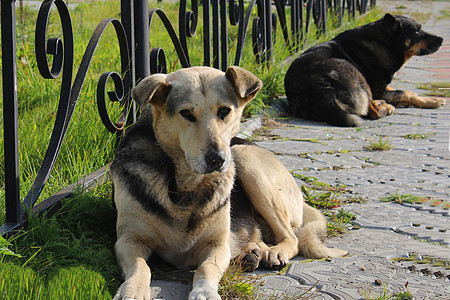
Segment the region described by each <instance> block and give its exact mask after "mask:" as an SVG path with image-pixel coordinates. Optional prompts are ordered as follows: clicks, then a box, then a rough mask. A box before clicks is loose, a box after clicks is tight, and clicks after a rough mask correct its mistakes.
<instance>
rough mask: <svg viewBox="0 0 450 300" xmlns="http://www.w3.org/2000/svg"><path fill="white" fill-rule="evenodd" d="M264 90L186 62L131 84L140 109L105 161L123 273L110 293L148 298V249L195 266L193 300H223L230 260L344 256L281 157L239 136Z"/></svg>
mask: <svg viewBox="0 0 450 300" xmlns="http://www.w3.org/2000/svg"><path fill="white" fill-rule="evenodd" d="M261 87H262V83H261V81H260V80H259V79H258V78H257V77H256V76H254V75H253V74H252V73H250V72H248V71H246V70H244V69H241V68H239V67H229V68H228V69H227V70H226V72H225V73H224V72H222V71H219V70H216V69H212V68H209V67H192V68H187V69H181V70H179V71H177V72H174V73H171V74H169V75H164V74H155V75H152V76H149V77H147V78H145V79H144V80H142V81H141V82H140V83H139V85H138V86H137V87H136V88H135V89H134V90H133V99H134V100H135V101H137V103H138V104H139V105H140V107H141V111H142V114H141V116H140V118H139V120H138V121H137V122H136V123H135V124H134V125H133V126H132V127H130V128H129V129H128V130H127V132H126V134H125V136H124V138H123V139H122V141H121V143H120V145H119V147H118V149H117V152H116V156H115V159H114V161H113V163H112V165H111V177H112V181H113V184H114V202H115V205H116V208H117V213H118V217H117V238H118V239H117V242H116V245H115V250H116V256H117V261H118V264H119V266H120V267H121V269H122V271H123V273H124V276H125V282H124V283H123V284H122V285H121V287H120V288H119V290H118V292H117V294H116V296H115V297H114V299H128V298H132V299H150V278H151V272H150V269H149V267H148V265H147V259H148V258H149V257H150V256H151V254H153V253H157V254H158V255H159V256H160V257H162V258H163V259H164V260H166V261H167V262H169V263H171V264H173V265H174V266H175V267H179V268H187V267H197V270H196V272H195V275H194V280H193V289H192V291H191V292H190V294H189V299H220V297H219V295H218V292H217V289H218V283H219V280H220V278H221V276H222V274H223V273H224V272H225V270H226V269H227V267H228V265H229V263H230V259H232V258H237V259H239V260H240V261H242V263H243V264H245V265H246V266H247V267H248V269H250V270H253V269H255V268H257V267H258V266H263V267H266V268H273V269H276V268H281V267H283V266H284V265H285V264H286V263H287V262H288V260H289V259H290V258H292V257H294V256H296V255H297V254H299V253H301V254H303V255H305V256H308V257H311V258H321V257H329V256H332V257H340V256H344V255H345V254H346V251H343V250H339V249H330V248H327V247H326V246H325V245H324V244H323V240H324V238H325V236H326V221H325V218H324V217H323V216H322V215H321V213H320V212H319V211H318V210H316V209H314V208H312V207H310V206H308V205H306V204H305V203H304V202H303V197H302V194H301V192H300V190H299V188H298V186H297V184H296V182H295V180H294V179H293V177H292V176H291V174H290V173H289V171H288V170H287V169H286V168H285V167H284V166H283V165H282V163H281V162H280V161H279V160H278V159H276V158H275V156H274V155H273V154H272V153H271V152H269V151H267V150H264V149H263V148H261V147H259V146H256V145H255V144H253V143H251V142H248V141H245V140H241V139H237V138H235V135H236V134H237V133H238V131H239V124H240V118H241V115H242V111H243V109H244V106H245V104H246V103H247V102H248V101H250V100H251V99H253V98H254V97H255V95H256V94H257V93H258V91H259V90H260V88H261ZM233 186H234V187H233ZM232 191H233V192H232Z"/></svg>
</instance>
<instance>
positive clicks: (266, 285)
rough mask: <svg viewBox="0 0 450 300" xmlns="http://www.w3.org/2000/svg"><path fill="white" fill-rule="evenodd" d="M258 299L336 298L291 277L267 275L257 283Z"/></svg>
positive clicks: (324, 299) (325, 299)
mask: <svg viewBox="0 0 450 300" xmlns="http://www.w3.org/2000/svg"><path fill="white" fill-rule="evenodd" d="M257 284H258V287H257V292H256V293H257V295H258V299H277V298H280V299H282V298H284V297H287V298H291V297H292V298H294V299H301V298H302V297H304V298H309V297H312V298H314V299H323V300H328V299H329V300H331V299H333V298H334V297H332V296H330V295H329V294H326V293H322V292H321V291H320V290H318V289H317V288H316V287H314V285H301V284H300V283H299V282H298V281H297V280H296V279H294V278H292V277H289V276H281V275H266V276H264V277H262V278H261V279H259V280H258V281H257Z"/></svg>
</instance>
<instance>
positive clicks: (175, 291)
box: [150, 280, 192, 300]
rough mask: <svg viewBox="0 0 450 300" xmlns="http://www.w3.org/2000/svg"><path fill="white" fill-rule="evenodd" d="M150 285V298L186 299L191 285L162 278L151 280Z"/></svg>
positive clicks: (153, 299) (157, 299) (155, 299)
mask: <svg viewBox="0 0 450 300" xmlns="http://www.w3.org/2000/svg"><path fill="white" fill-rule="evenodd" d="M150 285H151V299H152V300H159V299H161V300H162V299H165V300H178V299H187V297H188V295H189V292H190V291H191V289H192V286H191V285H188V284H183V283H180V282H173V281H164V280H152V281H151V284H150Z"/></svg>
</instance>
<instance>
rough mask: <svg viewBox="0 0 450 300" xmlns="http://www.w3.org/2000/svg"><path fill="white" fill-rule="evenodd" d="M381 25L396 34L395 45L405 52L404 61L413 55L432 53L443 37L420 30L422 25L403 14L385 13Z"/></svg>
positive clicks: (438, 46) (437, 47)
mask: <svg viewBox="0 0 450 300" xmlns="http://www.w3.org/2000/svg"><path fill="white" fill-rule="evenodd" d="M383 25H384V26H385V28H386V29H387V31H388V33H391V34H393V35H395V36H396V41H397V44H396V47H398V48H399V49H402V50H403V51H404V53H405V62H406V61H407V60H408V59H410V58H411V57H412V56H414V55H427V54H432V53H434V52H436V51H438V50H439V48H440V47H441V45H442V42H443V38H441V37H439V36H436V35H434V34H431V33H428V32H425V31H423V30H422V26H421V25H420V24H419V23H417V22H416V21H414V20H413V19H410V18H408V17H404V16H392V15H391V14H386V15H385V16H384V18H383Z"/></svg>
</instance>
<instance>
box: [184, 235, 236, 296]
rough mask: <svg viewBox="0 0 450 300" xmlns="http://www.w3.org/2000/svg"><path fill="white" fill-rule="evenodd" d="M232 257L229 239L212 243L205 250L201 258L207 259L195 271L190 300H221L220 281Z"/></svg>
mask: <svg viewBox="0 0 450 300" xmlns="http://www.w3.org/2000/svg"><path fill="white" fill-rule="evenodd" d="M230 256H231V254H230V246H229V243H228V238H226V239H224V240H222V241H217V240H216V241H210V242H209V243H208V244H207V245H206V247H204V248H203V250H202V251H201V253H200V256H199V257H205V259H204V261H203V262H202V263H201V264H200V266H199V267H198V268H197V270H196V271H195V275H194V282H193V286H192V291H191V292H190V293H189V300H206V299H208V300H220V296H219V294H218V292H217V290H218V287H219V281H220V278H221V277H222V275H223V273H224V272H225V270H226V269H227V267H228V265H229V264H230Z"/></svg>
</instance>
